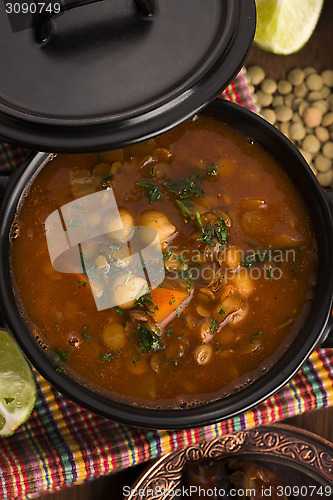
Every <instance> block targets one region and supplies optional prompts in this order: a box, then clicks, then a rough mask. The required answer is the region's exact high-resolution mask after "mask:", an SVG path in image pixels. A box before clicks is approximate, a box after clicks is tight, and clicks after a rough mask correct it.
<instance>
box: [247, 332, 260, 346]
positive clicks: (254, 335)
mask: <svg viewBox="0 0 333 500" xmlns="http://www.w3.org/2000/svg"><path fill="white" fill-rule="evenodd" d="M261 335H262V332H255V333H252V335H251V339H250V344H253V342H254V341H255V339H257V338H258V337H261Z"/></svg>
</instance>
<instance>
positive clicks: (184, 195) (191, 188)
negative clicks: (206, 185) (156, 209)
mask: <svg viewBox="0 0 333 500" xmlns="http://www.w3.org/2000/svg"><path fill="white" fill-rule="evenodd" d="M202 180H203V179H202V177H201V175H198V174H194V175H190V176H189V177H187V179H175V180H172V181H169V182H164V185H165V186H166V188H167V189H168V190H169V191H171V192H172V193H174V194H175V195H177V197H179V198H180V199H181V200H190V199H191V198H194V197H198V198H201V197H202V196H204V194H205V191H204V190H203V189H202V187H201V186H199V184H198V183H201V182H202Z"/></svg>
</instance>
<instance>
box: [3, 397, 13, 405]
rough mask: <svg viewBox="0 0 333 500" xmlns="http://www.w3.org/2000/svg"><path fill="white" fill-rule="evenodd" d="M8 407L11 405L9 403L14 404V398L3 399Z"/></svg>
mask: <svg viewBox="0 0 333 500" xmlns="http://www.w3.org/2000/svg"><path fill="white" fill-rule="evenodd" d="M3 399H4V401H5V403H6V405H9V403H12V402H13V401H14V398H3Z"/></svg>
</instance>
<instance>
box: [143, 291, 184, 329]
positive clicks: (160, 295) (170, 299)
mask: <svg viewBox="0 0 333 500" xmlns="http://www.w3.org/2000/svg"><path fill="white" fill-rule="evenodd" d="M150 294H151V297H152V301H153V306H151V307H150V309H149V310H150V312H151V313H152V317H153V318H154V320H155V321H156V323H162V321H164V320H165V319H166V318H167V317H168V316H170V314H172V313H173V312H174V311H175V310H176V309H177V307H179V306H180V305H181V304H182V303H183V302H184V300H186V299H187V298H188V297H189V294H188V293H186V292H184V291H182V290H170V288H155V289H154V290H152V291H151V292H150Z"/></svg>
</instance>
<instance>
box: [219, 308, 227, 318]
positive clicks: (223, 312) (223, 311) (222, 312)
mask: <svg viewBox="0 0 333 500" xmlns="http://www.w3.org/2000/svg"><path fill="white" fill-rule="evenodd" d="M219 314H221V316H223V314H226V312H225V310H224V309H222V308H221V309H220V310H219Z"/></svg>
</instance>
